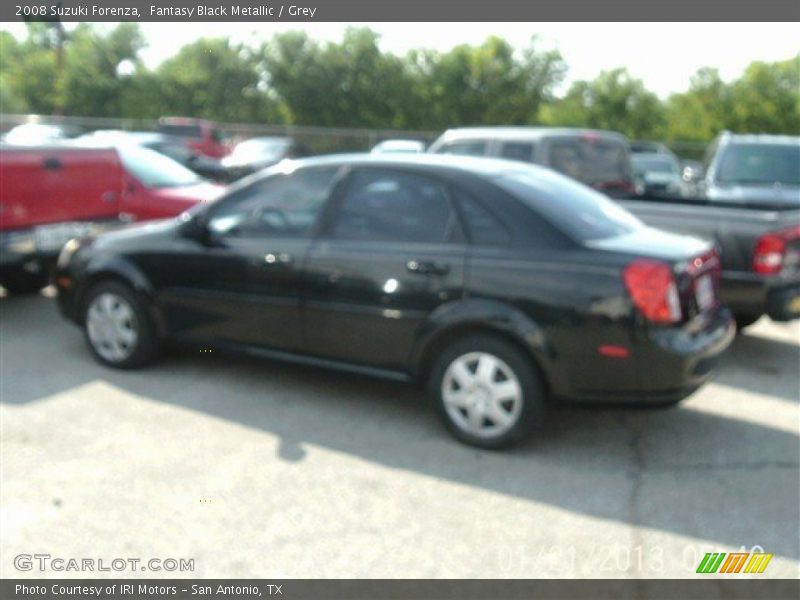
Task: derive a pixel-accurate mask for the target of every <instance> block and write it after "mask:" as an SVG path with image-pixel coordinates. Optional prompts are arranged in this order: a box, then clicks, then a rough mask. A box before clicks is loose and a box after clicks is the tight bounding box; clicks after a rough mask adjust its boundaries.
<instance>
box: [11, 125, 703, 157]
mask: <svg viewBox="0 0 800 600" xmlns="http://www.w3.org/2000/svg"><path fill="white" fill-rule="evenodd" d="M30 122H38V123H46V124H52V125H62V126H65V127H68V128H69V129H71V130H73V131H75V132H76V133H89V132H91V131H95V130H98V129H122V130H125V131H152V130H154V129H156V127H157V125H158V120H155V119H118V118H105V117H66V116H43V115H14V114H6V115H0V132H2V133H5V132H6V131H8V130H9V129H11V128H12V127H14V126H16V125H20V124H22V123H30ZM219 128H220V129H221V130H222V131H223V132H225V133H226V134H228V135H229V136H231V138H232V140H233V141H239V140H243V139H246V138H250V137H256V136H285V137H291V138H294V139H295V140H297V141H298V142H300V143H301V144H303V145H305V146H306V147H308V148H309V149H310V150H311V152H312V153H314V154H328V153H332V152H365V151H369V150H370V149H371V148H372V147H373V146H374V145H375V144H377V143H378V142H380V141H383V140H387V139H395V138H401V139H411V140H418V141H421V142H424V143H426V144H430V143H431V142H433V140H435V139H436V138H437V137H438V136H439V134H440V133H441V132H439V131H413V130H411V131H409V130H398V129H362V128H344V127H309V126H303V125H265V124H261V123H220V124H219ZM664 144H665V145H666V146H667V147H669V148H670V149H671V150H672V151H673V152H674V153H675V154H676V155H677V156H679V157H680V158H682V159H693V160H699V159H700V158H701V157H702V155H703V152H704V151H705V148H706V144H704V143H702V142H664Z"/></svg>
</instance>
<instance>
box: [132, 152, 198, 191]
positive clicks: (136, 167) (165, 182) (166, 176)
mask: <svg viewBox="0 0 800 600" xmlns="http://www.w3.org/2000/svg"><path fill="white" fill-rule="evenodd" d="M118 151H119V156H120V159H121V160H122V164H123V165H124V166H125V169H126V170H127V171H128V172H129V173H130V174H131V175H133V176H134V177H135V178H136V179H138V180H139V181H140V182H141V183H143V184H144V185H146V186H148V187H156V188H166V187H179V186H186V185H194V184H195V183H199V182H201V181H202V179H201V178H200V177H198V176H197V175H196V174H195V173H194V172H192V171H190V170H189V169H187V168H186V167H184V166H183V165H181V164H178V163H177V162H175V161H174V160H172V159H171V158H169V157H167V156H164V155H163V154H159V153H158V152H156V151H155V150H150V149H148V148H142V147H141V146H134V145H127V146H120V147H119V148H118Z"/></svg>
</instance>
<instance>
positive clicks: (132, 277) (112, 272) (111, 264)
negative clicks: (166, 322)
mask: <svg viewBox="0 0 800 600" xmlns="http://www.w3.org/2000/svg"><path fill="white" fill-rule="evenodd" d="M107 281H111V282H117V283H121V284H124V285H127V286H128V287H130V288H131V289H132V290H133V291H134V292H135V293H136V294H137V295H138V296H139V297H140V298H142V299H144V300H145V301H146V303H147V305H146V308H147V311H148V312H149V313H150V315H151V317H152V318H153V321H154V322H155V324H156V327H157V329H158V331H159V332H161V331H163V319H162V316H161V312H160V311H159V310H158V308H157V307H156V305H155V303H154V302H152V299H153V297H154V288H153V285H152V283H151V282H150V280H149V279H148V278H147V277H146V276H145V274H144V273H143V272H142V271H141V270H140V269H139V268H138V267H137V266H136V265H134V264H133V263H131V262H130V261H127V260H124V259H121V258H113V259H111V260H109V261H104V262H102V263H97V264H90V265H89V267H88V269H87V273H86V277H85V279H84V282H83V284H82V285H81V288H80V291H79V293H78V296H77V298H76V307H77V313H78V314H77V317H78V320H79V322H80V323H81V324H82V323H83V312H84V308H85V303H86V299H87V296H88V294H89V292H90V290H91V289H92V288H93V287H95V286H96V285H98V284H99V283H103V282H107Z"/></svg>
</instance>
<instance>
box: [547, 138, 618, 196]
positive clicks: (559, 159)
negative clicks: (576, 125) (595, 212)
mask: <svg viewBox="0 0 800 600" xmlns="http://www.w3.org/2000/svg"><path fill="white" fill-rule="evenodd" d="M547 155H548V159H547V162H548V164H549V166H551V167H552V168H554V169H555V170H556V171H560V172H561V173H564V174H565V175H568V176H569V177H572V178H573V179H577V180H578V181H582V182H584V183H588V184H589V185H595V186H596V185H598V184H610V183H618V182H624V181H630V179H631V168H630V158H629V157H628V153H627V151H626V148H625V145H624V144H623V143H622V142H620V141H619V140H616V139H613V138H606V137H601V136H595V135H585V136H574V137H573V136H563V137H558V138H553V139H552V140H550V143H549V151H548V153H547Z"/></svg>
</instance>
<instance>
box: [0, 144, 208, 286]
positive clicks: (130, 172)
mask: <svg viewBox="0 0 800 600" xmlns="http://www.w3.org/2000/svg"><path fill="white" fill-rule="evenodd" d="M222 191H223V188H222V187H220V186H217V185H212V184H210V183H208V182H206V181H205V180H204V179H201V178H199V177H198V176H197V175H195V174H194V173H192V172H191V171H189V170H188V169H185V168H184V167H182V166H181V165H179V164H177V163H176V162H174V161H172V160H170V159H169V158H167V157H165V156H162V155H161V154H158V153H157V152H153V151H152V150H148V149H145V148H139V147H136V146H128V147H124V148H123V147H120V148H116V149H115V148H109V147H91V146H81V145H77V144H71V145H66V144H62V145H48V146H30V147H22V146H0V250H2V252H0V283H2V285H3V286H4V287H5V288H6V289H7V290H8V291H10V292H12V293H27V292H34V291H37V290H39V289H40V288H42V287H43V286H44V285H46V283H47V279H48V267H49V266H50V264H51V263H53V262H55V258H56V256H57V255H58V252H59V250H61V247H62V246H63V245H64V244H65V243H66V242H67V241H68V240H69V239H71V238H73V237H76V236H80V235H84V234H86V233H88V232H91V231H95V230H98V229H105V228H109V227H114V226H119V225H121V224H126V223H130V222H132V221H145V220H149V219H162V218H165V217H172V216H175V215H177V214H180V213H182V212H183V211H185V210H186V209H187V208H189V207H191V206H193V205H195V204H197V203H198V202H201V201H206V200H211V199H213V198H216V197H217V196H219V195H220V194H221V193H222Z"/></svg>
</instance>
